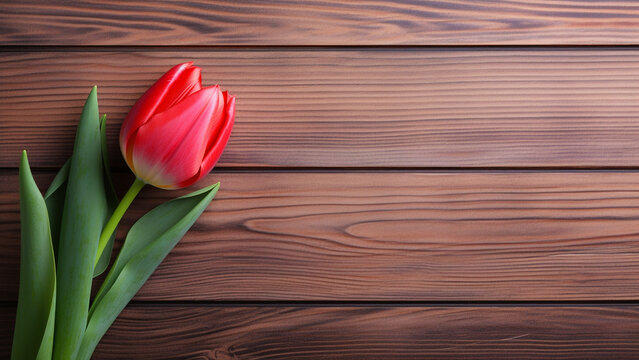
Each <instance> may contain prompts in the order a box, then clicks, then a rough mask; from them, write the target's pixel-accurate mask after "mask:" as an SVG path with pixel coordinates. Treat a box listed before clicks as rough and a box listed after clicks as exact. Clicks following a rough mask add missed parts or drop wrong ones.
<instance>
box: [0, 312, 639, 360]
mask: <svg viewBox="0 0 639 360" xmlns="http://www.w3.org/2000/svg"><path fill="white" fill-rule="evenodd" d="M12 316H13V309H6V308H3V309H0V325H1V326H2V327H3V328H9V329H10V328H11V323H12V321H13V318H12ZM638 337H639V308H637V307H636V306H607V307H603V306H599V307H594V306H593V307H571V306H547V307H502V306H494V307H431V308H423V307H319V308H303V307H290V306H284V307H226V308H219V307H206V306H188V307H180V306H154V307H137V306H133V307H132V306H129V307H128V308H127V309H125V310H124V312H123V313H122V314H121V315H120V317H119V318H118V320H116V322H115V323H114V325H113V326H112V328H111V329H110V330H109V332H108V333H107V334H106V336H105V338H104V339H103V340H102V342H101V344H100V345H99V346H98V348H97V350H96V353H95V355H94V357H93V359H95V360H101V359H104V360H108V359H131V360H135V359H156V360H169V359H171V360H177V359H193V360H195V359H202V360H204V359H221V360H232V359H252V360H258V359H260V360H266V359H278V360H283V359H313V360H315V359H349V360H350V359H370V360H375V359H380V360H381V359H384V360H386V359H425V358H428V359H470V358H472V359H491V360H495V359H566V360H567V359H615V360H617V359H619V360H622V359H636V354H637V352H638V351H639V342H637V338H638ZM167 339H170V341H167ZM8 354H9V337H3V338H1V339H0V356H2V357H3V358H8Z"/></svg>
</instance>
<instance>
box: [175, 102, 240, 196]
mask: <svg viewBox="0 0 639 360" xmlns="http://www.w3.org/2000/svg"><path fill="white" fill-rule="evenodd" d="M223 94H224V104H225V106H224V113H223V114H222V117H221V118H220V121H216V124H217V126H216V127H215V129H214V132H213V133H212V134H211V136H210V138H209V144H208V146H207V150H206V154H205V155H204V159H203V160H202V164H201V166H200V171H199V173H198V174H197V175H196V176H193V177H192V178H190V179H188V180H186V181H184V182H182V183H180V184H178V187H179V188H183V187H187V186H190V185H192V184H194V183H195V182H197V181H198V180H200V179H201V178H203V177H204V176H206V174H208V173H209V172H211V170H212V169H213V167H214V166H215V164H216V163H217V161H218V160H219V159H220V156H221V155H222V152H223V151H224V148H225V147H226V144H227V143H228V141H229V138H230V137H231V131H232V130H233V124H234V123H235V96H231V95H229V94H228V93H227V92H226V91H225V92H224V93H223Z"/></svg>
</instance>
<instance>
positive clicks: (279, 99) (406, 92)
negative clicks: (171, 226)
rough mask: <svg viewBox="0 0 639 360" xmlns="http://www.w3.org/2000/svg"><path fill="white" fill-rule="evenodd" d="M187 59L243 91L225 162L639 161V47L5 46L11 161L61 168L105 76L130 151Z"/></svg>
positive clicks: (104, 94)
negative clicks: (153, 88)
mask: <svg viewBox="0 0 639 360" xmlns="http://www.w3.org/2000/svg"><path fill="white" fill-rule="evenodd" d="M188 59H191V60H194V61H195V62H196V64H198V65H201V66H202V67H203V69H204V76H203V78H204V82H205V83H207V84H214V83H216V82H219V83H220V84H222V86H223V88H225V89H230V90H231V91H232V92H233V93H235V94H236V95H237V97H238V112H237V125H236V127H235V129H234V132H233V135H232V137H231V141H230V144H229V146H228V148H227V150H226V152H225V153H224V155H223V157H222V159H221V161H220V164H219V166H226V167H246V166H251V167H253V166H256V167H273V166H275V167H360V166H367V167H387V166H390V167H446V168H450V167H529V166H533V167H624V168H626V167H638V166H639V122H638V121H637V114H638V113H639V101H638V99H639V50H588V51H586V50H574V51H568V50H510V51H465V50H460V51H458V50H451V51H431V50H398V51H385V50H381V51H375V50H371V51H368V50H362V51H213V52H210V51H180V52H171V51H169V52H28V53H3V54H2V56H1V57H0V119H2V121H0V139H1V140H0V166H2V167H16V166H17V164H18V159H19V153H20V151H21V150H22V149H23V148H27V149H28V150H29V152H30V154H31V155H32V156H31V157H30V159H32V160H31V161H32V165H33V166H36V167H54V166H60V165H61V164H62V163H63V162H64V160H65V159H66V157H67V156H68V155H69V154H70V152H71V147H72V144H73V137H74V134H75V124H76V123H77V119H78V116H79V113H80V110H81V106H82V104H83V102H84V99H85V97H86V95H87V93H88V90H89V89H90V87H91V86H92V85H94V84H99V85H100V87H99V99H100V109H101V111H102V112H105V113H107V114H108V116H109V119H110V124H111V126H110V128H109V140H110V144H111V150H112V154H113V155H114V156H117V158H118V159H120V156H119V150H118V149H117V132H118V131H119V125H120V123H121V121H122V119H123V118H124V116H125V115H126V112H127V111H128V110H129V108H130V107H131V105H132V104H133V103H134V102H135V100H136V99H137V98H138V97H139V96H140V95H141V94H142V93H143V92H144V91H145V89H146V88H147V87H148V86H149V85H150V84H152V83H153V82H154V81H155V79H156V78H157V77H159V76H160V75H161V74H162V73H163V72H164V71H166V70H167V69H168V68H169V67H170V66H172V65H173V64H175V63H178V62H181V61H185V60H188ZM116 164H119V165H120V166H122V165H123V164H122V162H121V161H120V162H116Z"/></svg>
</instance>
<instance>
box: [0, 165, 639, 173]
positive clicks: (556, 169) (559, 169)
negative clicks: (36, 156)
mask: <svg viewBox="0 0 639 360" xmlns="http://www.w3.org/2000/svg"><path fill="white" fill-rule="evenodd" d="M58 169H59V167H41V166H34V167H32V168H31V170H32V171H34V172H43V173H46V172H56V171H57V170H58ZM17 171H18V168H17V167H0V173H5V174H7V173H12V172H15V173H16V174H17ZM112 172H114V173H127V172H129V170H128V169H127V168H122V167H117V168H112ZM289 172H291V173H328V174H330V173H369V172H377V173H434V174H437V173H462V174H463V173H494V172H503V173H536V172H548V173H584V172H599V173H617V172H618V173H637V172H639V167H638V166H627V167H626V166H611V167H606V166H598V167H579V166H575V167H570V166H530V167H525V166H521V167H520V166H511V167H508V166H504V167H500V166H486V167H384V166H380V167H370V166H362V167H311V166H308V167H300V166H296V167H295V166H290V167H259V166H257V167H246V166H243V167H227V166H223V167H216V168H215V169H214V170H213V173H220V174H243V173H289Z"/></svg>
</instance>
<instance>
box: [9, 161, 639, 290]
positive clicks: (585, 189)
mask: <svg viewBox="0 0 639 360" xmlns="http://www.w3.org/2000/svg"><path fill="white" fill-rule="evenodd" d="M50 178H51V175H47V176H44V177H42V176H40V177H38V182H39V183H40V184H41V185H44V184H47V182H48V179H50ZM117 178H122V176H117ZM127 180H129V179H126V180H125V181H124V182H125V183H127ZM218 180H219V181H221V182H222V187H221V190H220V192H219V193H218V195H217V197H216V199H215V200H214V201H213V203H212V205H211V206H210V207H209V208H208V210H207V211H206V212H205V213H204V214H203V215H202V216H201V217H200V219H199V220H198V222H197V223H196V224H195V226H194V227H193V228H192V229H191V230H190V231H189V233H188V234H187V235H186V237H185V238H184V239H183V240H182V242H181V243H180V244H179V245H178V246H177V247H176V248H175V249H174V250H173V252H172V253H171V254H170V255H169V256H168V257H167V258H166V259H165V261H164V263H163V264H162V265H161V266H160V267H159V268H158V269H157V271H156V272H155V274H154V275H153V276H152V277H151V279H150V280H149V281H148V282H147V284H146V285H145V286H144V287H143V288H142V289H141V291H140V293H139V295H138V297H137V299H138V300H154V301H157V300H201V301H208V300H221V301H234V300H247V301H262V300H269V301H278V300H310V301H316V300H337V301H370V300H387V301H404V300H415V301H448V300H454V301H467V300H488V301H513V300H523V301H537V300H552V301H557V300H573V301H575V300H634V299H637V298H639V277H638V274H639V261H637V258H638V256H639V190H638V187H637V182H638V181H639V174H638V173H636V172H621V173H614V172H584V173H580V172H532V173H531V172H506V173H493V172H488V173H467V172H460V173H393V172H390V173H389V172H375V173H369V172H363V173H360V172H355V173H289V172H274V173H267V172H255V173H253V172H248V173H244V172H242V173H223V174H214V175H210V176H209V177H208V178H206V179H205V181H203V183H202V184H207V183H212V182H213V181H218ZM0 181H2V183H4V184H5V186H4V187H3V190H2V192H1V193H0V210H1V214H2V221H1V222H0V234H2V249H3V251H2V252H0V283H2V284H5V285H3V291H2V294H1V295H0V300H3V301H12V300H15V299H16V298H17V281H18V276H17V270H18V259H19V256H18V236H19V224H18V208H17V202H18V201H17V199H18V194H17V178H16V175H15V173H14V174H5V175H3V176H2V177H1V178H0ZM121 185H124V184H121ZM120 188H121V189H122V190H123V188H124V187H123V186H120ZM184 192H185V191H177V192H171V191H162V190H153V189H147V190H144V192H143V194H142V195H141V197H140V198H139V199H138V200H136V202H135V203H134V206H133V209H132V210H131V211H130V213H129V215H128V216H127V217H126V219H125V220H124V223H125V225H124V228H122V229H120V230H121V231H120V238H122V236H123V233H124V232H123V231H122V230H125V229H126V228H127V227H128V226H130V225H131V222H132V221H133V219H136V218H138V217H139V216H141V215H142V214H143V213H144V212H145V211H147V210H148V209H150V208H151V207H153V206H156V205H157V204H159V203H161V202H163V201H165V200H167V198H169V197H174V196H177V195H179V194H182V193H184Z"/></svg>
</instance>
